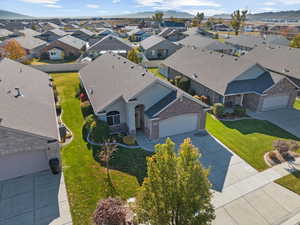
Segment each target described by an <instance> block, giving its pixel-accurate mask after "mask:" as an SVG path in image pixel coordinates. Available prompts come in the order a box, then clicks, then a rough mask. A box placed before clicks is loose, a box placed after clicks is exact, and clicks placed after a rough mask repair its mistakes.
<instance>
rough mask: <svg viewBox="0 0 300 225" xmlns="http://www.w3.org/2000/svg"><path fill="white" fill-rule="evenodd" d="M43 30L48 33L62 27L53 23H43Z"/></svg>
mask: <svg viewBox="0 0 300 225" xmlns="http://www.w3.org/2000/svg"><path fill="white" fill-rule="evenodd" d="M42 26H43V30H45V31H48V30H54V29H57V30H58V29H60V26H59V25H57V24H55V23H52V22H46V23H43V25H42Z"/></svg>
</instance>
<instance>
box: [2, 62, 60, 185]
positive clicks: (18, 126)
mask: <svg viewBox="0 0 300 225" xmlns="http://www.w3.org/2000/svg"><path fill="white" fill-rule="evenodd" d="M0 98H1V101H0V181H1V180H6V179H10V178H14V177H18V176H23V175H26V174H30V173H34V172H38V171H42V170H47V169H49V160H50V159H52V158H59V132H58V122H57V116H56V109H55V102H54V95H53V90H52V84H51V81H50V77H49V75H48V74H46V73H43V72H41V71H39V70H36V69H33V68H31V67H30V66H26V65H23V64H21V63H18V62H15V61H12V60H10V59H7V58H4V59H2V60H0Z"/></svg>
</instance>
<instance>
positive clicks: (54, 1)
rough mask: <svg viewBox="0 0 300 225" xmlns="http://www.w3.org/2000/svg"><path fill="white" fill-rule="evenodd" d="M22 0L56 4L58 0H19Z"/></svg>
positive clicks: (23, 0) (24, 0)
mask: <svg viewBox="0 0 300 225" xmlns="http://www.w3.org/2000/svg"><path fill="white" fill-rule="evenodd" d="M21 1H22V2H28V3H34V4H56V3H57V2H58V1H59V0H21Z"/></svg>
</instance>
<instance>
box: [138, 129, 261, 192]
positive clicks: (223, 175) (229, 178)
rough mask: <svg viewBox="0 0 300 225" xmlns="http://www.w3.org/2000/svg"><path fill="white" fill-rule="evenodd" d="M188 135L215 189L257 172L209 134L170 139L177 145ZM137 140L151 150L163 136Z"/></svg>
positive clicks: (190, 134) (192, 134)
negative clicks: (158, 138) (207, 169)
mask: <svg viewBox="0 0 300 225" xmlns="http://www.w3.org/2000/svg"><path fill="white" fill-rule="evenodd" d="M189 137H190V138H191V139H192V143H193V144H194V145H195V146H196V147H198V148H199V149H200V152H201V155H202V156H201V158H200V161H201V163H202V165H203V166H204V167H206V168H209V169H210V175H209V180H210V182H211V183H212V185H213V189H214V190H215V191H218V192H221V191H222V190H223V189H224V188H226V187H227V186H229V185H232V184H234V183H237V182H239V181H241V180H243V179H245V178H247V177H250V176H252V175H254V174H256V173H257V171H256V170H255V169H254V168H252V167H251V166H250V165H248V164H247V163H246V162H245V161H244V160H242V159H241V158H240V157H239V156H237V155H236V154H235V153H233V152H231V151H230V150H229V149H227V148H226V147H225V146H224V145H223V144H221V143H220V142H218V141H217V140H216V139H214V138H213V137H212V136H210V135H206V136H199V135H197V134H195V133H186V134H182V135H176V136H172V137H171V139H172V140H173V141H174V142H175V143H176V145H177V147H178V145H179V144H181V143H182V142H183V140H184V139H185V138H189ZM137 141H138V143H139V145H141V147H143V148H144V149H147V150H152V151H153V150H154V146H155V145H156V144H158V143H163V142H164V141H165V138H162V139H160V140H158V141H155V142H150V141H147V140H145V139H142V137H141V136H137Z"/></svg>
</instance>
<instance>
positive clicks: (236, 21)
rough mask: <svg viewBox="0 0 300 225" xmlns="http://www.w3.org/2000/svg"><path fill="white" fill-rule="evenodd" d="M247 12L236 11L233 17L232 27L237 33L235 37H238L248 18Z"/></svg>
mask: <svg viewBox="0 0 300 225" xmlns="http://www.w3.org/2000/svg"><path fill="white" fill-rule="evenodd" d="M247 13H248V11H247V10H242V11H240V10H236V11H234V12H233V13H232V15H231V26H232V28H233V29H234V31H235V35H238V34H239V32H240V30H241V28H242V26H243V25H244V22H245V21H246V17H247Z"/></svg>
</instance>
